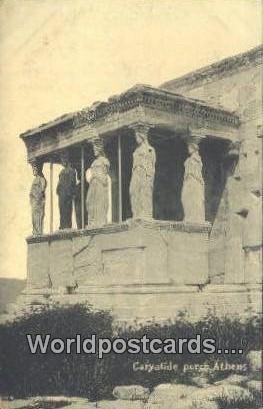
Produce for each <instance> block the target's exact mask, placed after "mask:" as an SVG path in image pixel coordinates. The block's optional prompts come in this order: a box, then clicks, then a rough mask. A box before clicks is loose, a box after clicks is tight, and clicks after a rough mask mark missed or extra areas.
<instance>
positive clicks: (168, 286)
mask: <svg viewBox="0 0 263 409" xmlns="http://www.w3.org/2000/svg"><path fill="white" fill-rule="evenodd" d="M251 291H253V292H258V293H261V292H262V288H261V286H260V285H253V286H249V287H248V286H247V285H246V284H216V285H214V284H213V285H211V284H207V285H202V286H200V285H174V284H173V283H163V284H159V283H158V284H144V285H141V284H126V285H118V284H116V285H87V286H79V287H78V289H77V290H76V292H74V293H73V294H68V293H66V292H65V289H64V287H61V289H59V288H57V289H54V290H52V289H47V288H28V289H26V290H25V291H24V292H23V294H22V295H23V296H27V295H28V296H30V295H32V296H33V295H41V296H43V297H45V296H53V295H54V296H56V295H63V296H64V295H65V296H69V297H76V296H78V295H85V294H171V293H177V294H189V293H205V294H215V293H216V294H218V293H219V294H226V293H249V292H251Z"/></svg>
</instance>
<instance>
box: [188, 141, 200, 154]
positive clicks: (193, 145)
mask: <svg viewBox="0 0 263 409" xmlns="http://www.w3.org/2000/svg"><path fill="white" fill-rule="evenodd" d="M188 152H189V154H190V155H192V154H193V153H198V152H199V147H198V144H197V143H194V142H190V143H189V144H188Z"/></svg>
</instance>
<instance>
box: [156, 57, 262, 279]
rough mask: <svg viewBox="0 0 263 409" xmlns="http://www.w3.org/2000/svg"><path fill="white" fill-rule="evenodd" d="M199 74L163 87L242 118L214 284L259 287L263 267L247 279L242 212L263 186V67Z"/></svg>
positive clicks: (221, 214) (216, 237) (215, 250)
mask: <svg viewBox="0 0 263 409" xmlns="http://www.w3.org/2000/svg"><path fill="white" fill-rule="evenodd" d="M205 70H206V69H204V74H205ZM208 71H209V69H208V70H207V72H208ZM193 75H194V73H193ZM193 75H191V74H189V76H188V77H189V78H187V77H184V78H182V81H180V79H177V80H175V81H170V82H169V83H167V84H164V85H163V88H164V89H166V90H169V91H172V92H175V93H180V94H182V95H184V96H188V97H191V98H197V99H201V100H204V101H207V102H210V103H212V104H213V105H218V106H221V107H224V108H226V109H228V110H230V111H234V112H235V113H237V114H238V115H239V116H240V119H241V127H240V141H241V147H240V155H239V162H238V164H237V167H236V169H235V171H234V172H233V173H232V174H230V175H228V177H227V180H226V185H225V189H224V191H223V194H222V197H221V201H220V204H219V207H218V211H217V215H216V218H215V220H214V224H213V229H212V233H211V247H210V276H211V277H210V278H211V282H212V283H213V282H214V283H222V282H225V283H229V284H235V283H236V284H238V283H249V282H250V283H251V282H253V283H257V282H260V280H261V266H260V265H257V266H256V265H255V266H254V268H255V271H254V273H253V277H251V274H250V275H249V276H248V275H247V273H246V271H245V268H244V257H245V254H244V251H243V248H242V243H243V241H244V237H243V234H244V217H241V216H240V215H238V214H237V213H236V212H238V211H239V210H242V208H247V207H249V205H250V203H249V201H250V200H251V199H250V191H251V189H252V188H259V187H261V186H262V179H261V178H262V169H261V167H262V165H261V163H262V139H261V138H262V85H261V84H262V65H260V64H259V61H258V59H257V60H256V59H255V61H254V62H252V63H251V61H250V63H249V64H248V65H247V66H246V65H245V60H244V64H243V65H240V66H238V67H236V69H234V70H233V69H232V70H231V71H230V70H227V69H226V70H225V71H224V72H222V73H221V74H220V75H219V74H218V75H216V74H215V75H213V73H211V70H210V71H209V75H207V76H206V75H202V78H200V76H197V77H196V79H193ZM234 176H237V178H234ZM259 225H260V221H259V220H255V222H254V224H253V225H251V229H258V228H259Z"/></svg>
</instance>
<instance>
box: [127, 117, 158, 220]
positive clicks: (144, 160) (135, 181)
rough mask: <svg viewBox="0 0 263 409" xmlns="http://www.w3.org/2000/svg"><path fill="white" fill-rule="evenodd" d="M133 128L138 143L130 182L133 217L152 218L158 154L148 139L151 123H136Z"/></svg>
mask: <svg viewBox="0 0 263 409" xmlns="http://www.w3.org/2000/svg"><path fill="white" fill-rule="evenodd" d="M131 128H132V129H133V130H134V132H135V138H136V142H137V145H138V146H137V148H136V149H135V151H134V153H133V166H132V177H131V183H130V200H131V210H132V217H133V218H134V219H152V217H153V184H154V176H155V162H156V154H155V150H154V148H153V147H152V146H151V145H150V144H149V141H148V133H149V130H150V125H148V124H136V125H134V126H132V127H131Z"/></svg>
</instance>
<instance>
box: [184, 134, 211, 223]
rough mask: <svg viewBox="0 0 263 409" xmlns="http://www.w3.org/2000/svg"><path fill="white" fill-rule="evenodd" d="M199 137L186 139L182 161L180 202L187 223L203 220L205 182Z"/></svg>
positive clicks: (202, 221) (201, 221)
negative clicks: (184, 154) (185, 153)
mask: <svg viewBox="0 0 263 409" xmlns="http://www.w3.org/2000/svg"><path fill="white" fill-rule="evenodd" d="M199 142H200V139H199V138H195V137H192V138H191V139H189V140H188V141H187V148H188V154H189V156H188V157H187V159H186V161H185V162H184V169H185V171H184V181H183V189H182V204H183V209H184V221H185V222H187V223H204V222H205V183H204V179H203V174H202V169H203V163H202V159H201V157H200V154H199Z"/></svg>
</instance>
